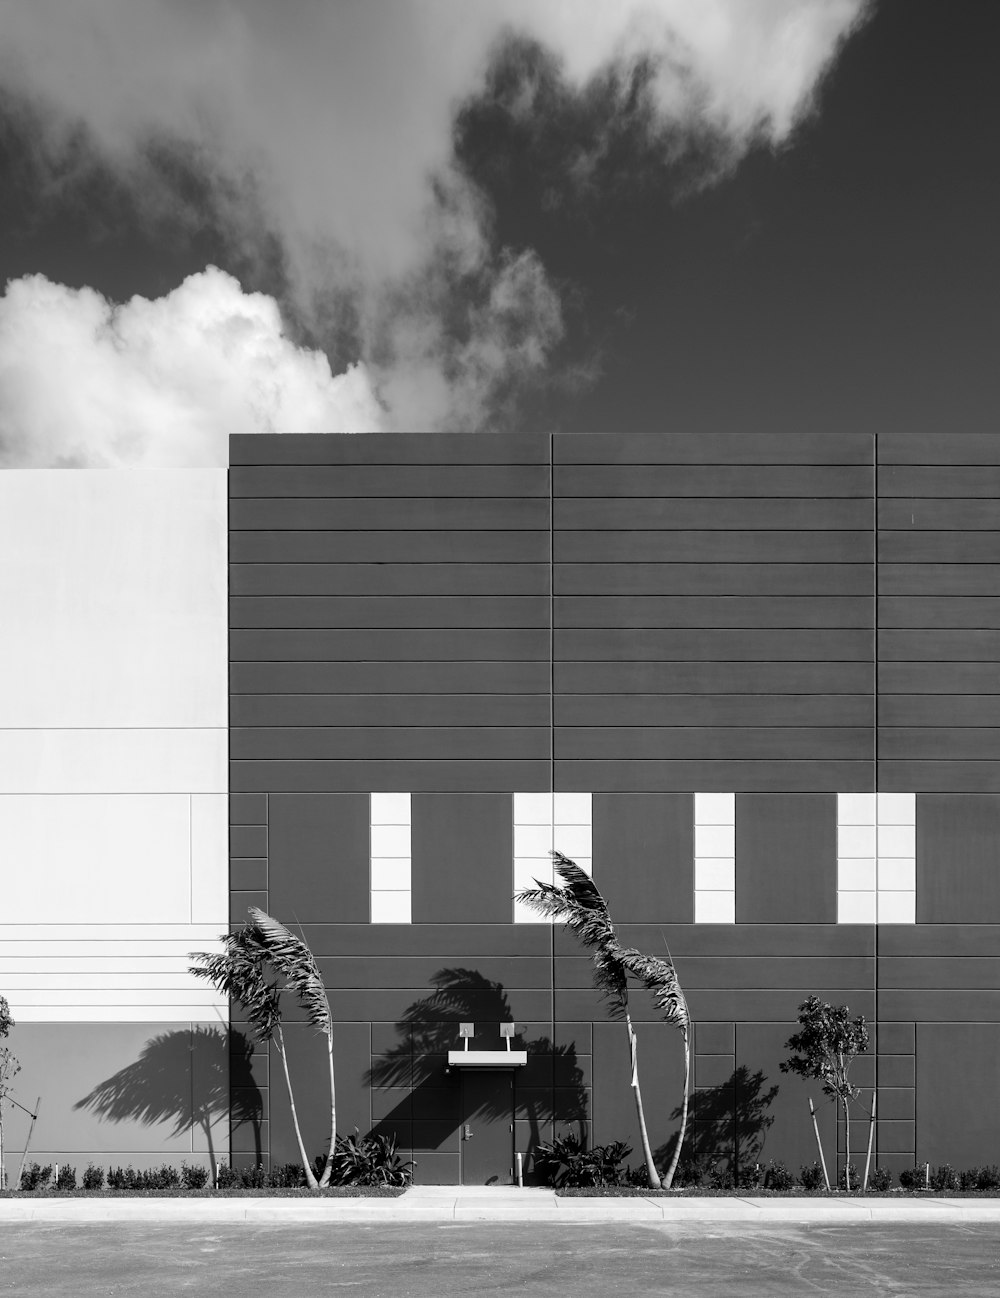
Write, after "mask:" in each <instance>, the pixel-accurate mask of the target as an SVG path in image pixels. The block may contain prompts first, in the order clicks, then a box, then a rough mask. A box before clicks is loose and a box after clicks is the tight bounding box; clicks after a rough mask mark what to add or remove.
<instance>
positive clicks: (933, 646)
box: [878, 629, 1000, 693]
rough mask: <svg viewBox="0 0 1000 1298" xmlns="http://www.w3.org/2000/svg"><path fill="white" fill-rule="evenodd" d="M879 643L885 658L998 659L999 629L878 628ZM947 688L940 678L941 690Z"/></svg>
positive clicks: (905, 659) (969, 660) (964, 660)
mask: <svg viewBox="0 0 1000 1298" xmlns="http://www.w3.org/2000/svg"><path fill="white" fill-rule="evenodd" d="M878 644H879V656H880V658H881V659H882V660H883V661H884V662H933V663H949V664H950V663H958V662H986V663H996V662H997V661H1000V631H938V630H933V629H931V630H923V629H921V630H914V631H891V630H890V631H880V632H879V641H878ZM947 689H948V686H947V684H946V682H945V681H943V682H942V693H946V692H947ZM959 692H960V691H959Z"/></svg>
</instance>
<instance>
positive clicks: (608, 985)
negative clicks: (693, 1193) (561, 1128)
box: [516, 852, 660, 1190]
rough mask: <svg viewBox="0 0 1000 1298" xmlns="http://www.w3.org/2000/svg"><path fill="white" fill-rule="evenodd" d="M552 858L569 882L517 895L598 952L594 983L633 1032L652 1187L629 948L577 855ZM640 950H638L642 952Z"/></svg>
mask: <svg viewBox="0 0 1000 1298" xmlns="http://www.w3.org/2000/svg"><path fill="white" fill-rule="evenodd" d="M552 859H553V862H554V864H555V870H556V873H557V874H558V875H559V877H560V879H562V881H563V886H562V887H561V888H560V887H557V886H556V885H555V884H551V883H542V882H541V881H540V880H538V879H536V880H535V883H536V884H537V885H538V886H537V888H525V889H523V890H522V891H520V892H518V893H517V894H516V900H517V901H519V902H522V903H523V904H524V905H526V906H530V907H531V908H532V910H536V911H538V913H539V914H541V915H545V916H546V917H548V918H551V919H554V920H557V921H559V922H560V923H561V924H564V925H565V926H566V927H567V928H568V929H569V930H570V932H571V933H573V934H574V936H575V937H576V938H577V939H578V940H579V941H580V942H581V943H582V944H583V945H584V946H585V947H587V948H588V950H591V951H593V953H594V969H593V974H594V985H595V987H597V989H598V991H600V992H601V994H602V995H603V997H604V999H605V1001H606V1003H607V1005H608V1009H609V1011H610V1014H611V1017H612V1018H614V1019H618V1020H620V1021H622V1022H624V1024H625V1029H626V1032H627V1033H628V1044H629V1054H630V1060H631V1065H632V1079H631V1083H630V1084H631V1087H632V1094H633V1096H634V1098H635V1108H636V1114H637V1115H638V1119H639V1133H640V1136H641V1139H642V1152H643V1157H644V1159H645V1163H646V1171H647V1173H648V1176H649V1185H650V1188H651V1189H653V1190H656V1189H659V1187H660V1177H659V1174H658V1172H657V1170H656V1164H655V1163H654V1162H653V1151H652V1149H651V1148H650V1144H649V1135H648V1133H647V1131H646V1119H645V1115H644V1114H643V1108H642V1092H641V1090H640V1088H639V1058H638V1042H637V1040H636V1035H635V1029H634V1028H633V1026H632V1016H631V1014H630V1013H629V1003H628V974H629V970H628V968H627V966H626V964H625V962H624V960H623V958H622V957H623V956H624V955H626V954H627V953H626V950H625V948H624V947H623V946H622V945H621V943H620V942H619V941H618V935H617V933H616V932H615V927H614V925H613V924H612V922H611V914H610V911H609V910H608V903H607V902H606V901H605V900H604V898H603V896H602V895H601V893H600V891H599V890H598V888H597V885H596V884H595V883H594V881H593V879H591V877H590V876H589V875H588V874H586V873H584V871H583V870H581V869H580V867H579V866H578V865H577V864H576V862H575V861H571V860H570V859H569V857H568V856H563V854H562V852H553V853H552ZM635 954H636V955H638V952H636V953H635Z"/></svg>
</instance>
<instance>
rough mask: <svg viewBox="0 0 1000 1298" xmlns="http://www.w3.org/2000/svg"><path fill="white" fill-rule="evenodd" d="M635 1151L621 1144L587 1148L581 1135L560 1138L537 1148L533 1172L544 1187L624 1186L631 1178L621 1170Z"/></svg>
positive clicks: (623, 1169) (620, 1142)
mask: <svg viewBox="0 0 1000 1298" xmlns="http://www.w3.org/2000/svg"><path fill="white" fill-rule="evenodd" d="M631 1152H632V1150H631V1149H630V1148H629V1146H628V1145H626V1144H624V1143H623V1142H622V1141H620V1140H618V1141H615V1142H614V1144H613V1145H595V1146H594V1148H593V1149H587V1147H586V1144H585V1142H584V1141H582V1140H581V1139H580V1138H579V1137H578V1136H559V1137H557V1139H555V1140H553V1141H552V1143H551V1144H549V1143H546V1142H544V1141H543V1142H542V1143H541V1144H539V1145H537V1146H536V1147H535V1154H534V1163H533V1166H534V1169H535V1172H536V1174H537V1175H538V1177H539V1178H540V1179H541V1181H542V1182H543V1184H545V1185H551V1186H554V1187H555V1188H556V1189H562V1188H563V1187H576V1186H585V1185H621V1184H622V1182H623V1181H624V1179H625V1178H626V1176H627V1175H628V1171H627V1169H625V1168H624V1167H622V1164H623V1163H624V1161H625V1159H626V1158H627V1157H628V1156H629V1154H631Z"/></svg>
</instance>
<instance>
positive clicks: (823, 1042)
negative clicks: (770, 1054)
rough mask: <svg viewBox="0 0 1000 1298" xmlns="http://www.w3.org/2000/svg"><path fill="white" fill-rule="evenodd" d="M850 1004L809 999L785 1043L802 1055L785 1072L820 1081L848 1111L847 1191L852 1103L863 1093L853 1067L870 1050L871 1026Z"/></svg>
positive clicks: (825, 1091) (786, 1063)
mask: <svg viewBox="0 0 1000 1298" xmlns="http://www.w3.org/2000/svg"><path fill="white" fill-rule="evenodd" d="M849 1016H850V1010H849V1008H848V1007H847V1006H846V1005H837V1006H834V1005H827V1004H826V1003H825V1002H823V1001H821V1000H820V999H819V997H818V996H807V997H806V999H805V1000H804V1001H803V1002H802V1004H801V1005H800V1006H799V1031H798V1032H796V1033H794V1034H793V1035H792V1036H790V1037H789V1038H788V1040H787V1041H786V1042H785V1049H786V1050H793V1051H796V1052H798V1053H796V1054H793V1055H791V1056H790V1057H789V1058H788V1059H786V1060H784V1062H783V1063H782V1064H781V1071H782V1072H783V1073H797V1074H798V1076H799V1077H804V1078H816V1079H817V1080H818V1081H820V1082H821V1083H822V1089H823V1094H824V1095H827V1096H829V1097H830V1099H831V1100H833V1102H834V1103H835V1104H836V1102H837V1101H838V1100H839V1101H840V1104H841V1106H842V1108H843V1110H844V1145H845V1158H844V1161H845V1165H846V1167H847V1173H846V1188H847V1189H848V1190H850V1189H851V1188H852V1187H851V1172H850V1169H851V1108H850V1105H851V1101H852V1100H853V1099H855V1098H856V1097H857V1096H858V1095H860V1094H861V1091H860V1088H859V1087H857V1086H854V1085H852V1083H851V1079H850V1070H851V1064H853V1062H854V1060H855V1059H856V1058H857V1057H858V1055H860V1054H863V1053H864V1052H865V1051H866V1050H867V1049H868V1025H867V1023H866V1022H865V1018H864V1015H863V1014H859V1015H858V1016H857V1018H855V1019H851V1018H850V1017H849Z"/></svg>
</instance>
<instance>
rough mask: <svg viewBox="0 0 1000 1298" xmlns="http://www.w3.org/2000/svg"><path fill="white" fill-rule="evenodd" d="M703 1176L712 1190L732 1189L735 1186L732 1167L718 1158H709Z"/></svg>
mask: <svg viewBox="0 0 1000 1298" xmlns="http://www.w3.org/2000/svg"><path fill="white" fill-rule="evenodd" d="M705 1177H706V1179H707V1181H708V1184H709V1186H710V1187H711V1188H712V1189H713V1190H732V1189H734V1188H735V1186H736V1178H735V1177H734V1176H733V1170H732V1168H731V1167H729V1166H728V1164H724V1163H722V1162H721V1160H720V1159H718V1158H713V1159H710V1160H709V1164H708V1167H707V1168H706V1169H705Z"/></svg>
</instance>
